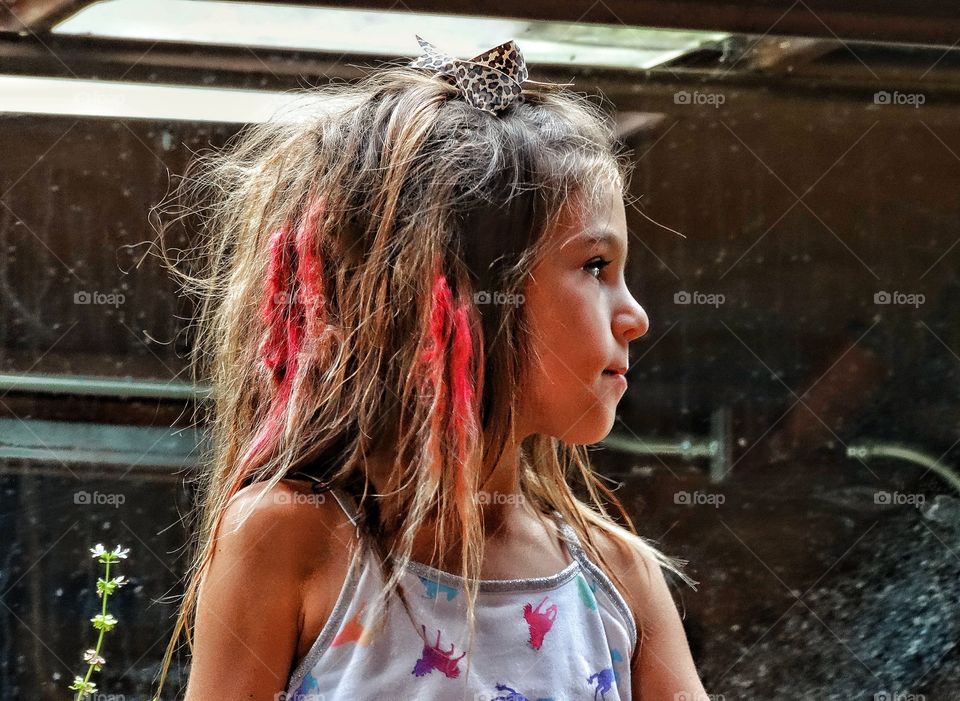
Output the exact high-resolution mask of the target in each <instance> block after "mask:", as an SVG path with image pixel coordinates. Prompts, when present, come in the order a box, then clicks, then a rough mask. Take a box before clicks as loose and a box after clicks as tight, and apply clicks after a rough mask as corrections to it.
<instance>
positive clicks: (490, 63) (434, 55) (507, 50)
mask: <svg viewBox="0 0 960 701" xmlns="http://www.w3.org/2000/svg"><path fill="white" fill-rule="evenodd" d="M415 36H416V37H417V42H418V43H419V44H420V48H422V49H423V52H424V53H423V56H420V57H418V58H416V59H414V60H413V61H411V62H410V64H409V65H410V66H411V67H413V68H426V69H428V70H431V71H434V72H435V73H436V74H437V75H440V76H443V77H444V78H447V79H451V80H452V81H453V84H454V86H456V88H457V89H458V90H459V91H460V94H461V95H463V97H464V99H465V100H466V101H467V102H468V103H469V104H471V105H473V106H474V107H478V108H479V109H482V110H484V111H485V112H490V113H491V114H499V113H500V112H502V111H503V110H505V109H506V108H507V107H509V106H510V105H511V104H512V103H513V102H514V101H515V100H517V99H518V98H519V97H520V96H521V94H522V93H523V85H522V84H523V83H525V82H526V83H529V84H531V85H542V86H549V87H563V86H571V85H573V83H540V82H537V81H535V80H528V79H527V64H526V62H525V61H524V60H523V54H521V53H520V49H519V47H517V45H516V43H515V42H514V41H513V40H512V39H511V40H510V41H505V42H504V43H502V44H500V45H499V46H495V47H493V48H492V49H487V50H486V51H484V52H483V53H480V54H477V55H476V56H474V57H473V58H471V59H458V58H454V57H453V56H450V55H449V54H445V53H443V52H442V51H440V50H439V49H438V48H437V47H435V46H434V45H433V44H431V43H430V42H428V41H426V40H425V39H423V38H422V37H420V35H415Z"/></svg>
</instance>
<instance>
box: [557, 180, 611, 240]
mask: <svg viewBox="0 0 960 701" xmlns="http://www.w3.org/2000/svg"><path fill="white" fill-rule="evenodd" d="M555 242H556V244H557V245H558V247H559V248H560V250H562V251H569V250H573V249H580V248H584V247H596V246H610V247H613V248H615V249H619V250H620V251H626V249H627V222H626V212H625V209H624V205H623V197H622V196H621V194H620V191H619V190H617V189H616V188H613V187H607V188H605V191H604V194H603V197H602V198H600V201H599V204H594V205H592V206H588V207H579V206H571V207H567V208H566V212H565V213H564V217H563V222H562V224H561V226H559V227H558V230H557V236H556V238H555Z"/></svg>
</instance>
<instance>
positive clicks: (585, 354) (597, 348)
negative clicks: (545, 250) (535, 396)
mask: <svg viewBox="0 0 960 701" xmlns="http://www.w3.org/2000/svg"><path fill="white" fill-rule="evenodd" d="M538 301H541V300H538ZM535 311H536V317H535V318H534V320H533V328H534V329H535V333H536V338H535V339H534V340H533V344H534V348H535V349H536V351H537V353H538V354H539V356H540V371H539V373H537V374H538V382H537V384H538V385H540V386H542V387H544V388H545V389H547V390H553V391H554V392H555V391H557V390H561V389H563V390H565V391H571V390H573V391H576V390H580V391H587V388H586V387H584V386H583V385H584V383H590V384H592V383H593V382H594V381H595V380H596V379H597V378H596V375H597V374H598V373H599V372H600V371H601V370H602V369H603V368H604V367H605V363H606V361H607V358H605V357H604V337H603V335H602V334H603V332H604V328H603V319H602V314H601V313H600V310H598V309H596V304H595V301H594V300H592V299H590V298H589V297H588V296H587V295H585V294H575V293H571V292H570V291H569V290H568V291H567V292H566V294H559V295H557V296H556V297H555V298H554V299H552V300H549V303H547V304H542V305H540V306H539V307H538V308H537V309H536V310H535Z"/></svg>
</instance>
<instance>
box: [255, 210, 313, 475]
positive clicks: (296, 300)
mask: <svg viewBox="0 0 960 701" xmlns="http://www.w3.org/2000/svg"><path fill="white" fill-rule="evenodd" d="M325 210H326V198H325V197H323V196H314V197H312V198H311V199H310V201H309V203H308V205H307V207H306V212H305V214H304V216H303V218H302V220H301V222H300V225H299V226H298V227H297V229H296V232H293V231H292V229H291V225H290V223H289V221H288V222H285V223H284V224H283V225H282V226H281V227H280V228H279V229H278V230H277V231H275V232H274V233H273V234H272V235H271V237H270V244H269V262H268V266H267V280H266V289H265V293H266V297H265V298H264V301H263V306H262V311H263V316H264V320H265V321H266V327H267V330H266V334H265V336H264V339H263V342H262V343H261V345H260V356H261V359H262V361H263V364H264V366H265V367H266V368H267V370H268V372H270V378H271V380H272V381H273V383H274V385H275V386H276V388H277V392H276V395H275V396H274V397H273V399H272V401H271V405H270V409H269V412H268V414H267V416H266V418H265V420H264V422H263V424H262V425H261V426H260V428H259V430H258V431H257V433H256V435H255V437H254V439H253V440H252V441H251V443H250V446H249V447H248V449H247V451H246V452H245V454H244V456H243V458H242V461H243V462H247V461H249V460H252V459H253V458H254V456H256V455H257V454H258V453H260V451H262V450H263V449H264V448H265V446H267V445H268V444H269V443H271V442H274V441H276V440H277V438H278V437H279V436H280V434H281V433H282V431H283V419H284V414H285V413H286V410H287V405H288V403H289V401H290V397H291V395H292V393H293V385H294V382H295V380H296V375H297V369H298V367H299V358H300V352H301V350H302V346H303V343H304V340H305V339H306V340H315V339H317V338H319V335H320V332H321V331H322V328H323V324H324V319H325V304H324V302H325V299H324V293H323V290H324V285H323V263H322V260H321V258H320V257H319V256H318V255H317V254H316V253H315V250H316V238H317V236H316V234H317V225H318V222H319V220H320V218H321V217H322V216H323V214H324V212H325Z"/></svg>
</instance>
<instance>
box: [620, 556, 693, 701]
mask: <svg viewBox="0 0 960 701" xmlns="http://www.w3.org/2000/svg"><path fill="white" fill-rule="evenodd" d="M631 560H632V562H630V563H628V567H630V569H629V570H624V572H626V573H627V574H626V575H625V576H624V579H625V581H626V582H628V583H629V584H630V587H631V590H630V592H629V596H628V597H627V598H628V601H631V606H632V608H633V611H634V618H635V619H636V620H637V629H638V630H637V635H638V645H637V648H638V649H637V650H635V651H634V655H633V658H632V660H631V666H630V673H631V675H630V676H631V694H632V696H633V698H634V700H635V701H674V700H677V701H704V700H705V699H707V692H706V690H705V689H704V688H703V683H702V682H701V681H700V677H699V675H698V674H697V669H696V666H695V665H694V662H693V656H692V655H691V653H690V646H689V644H688V642H687V636H686V634H685V633H684V631H683V624H682V623H681V621H680V615H679V613H678V612H677V607H676V604H675V603H674V601H673V597H672V596H671V594H670V589H669V588H668V587H667V582H666V580H665V579H664V576H663V570H662V569H661V567H660V565H659V563H657V562H656V561H655V560H654V559H653V558H652V557H650V556H649V555H645V554H641V553H639V552H635V553H633V554H632V558H631Z"/></svg>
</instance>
